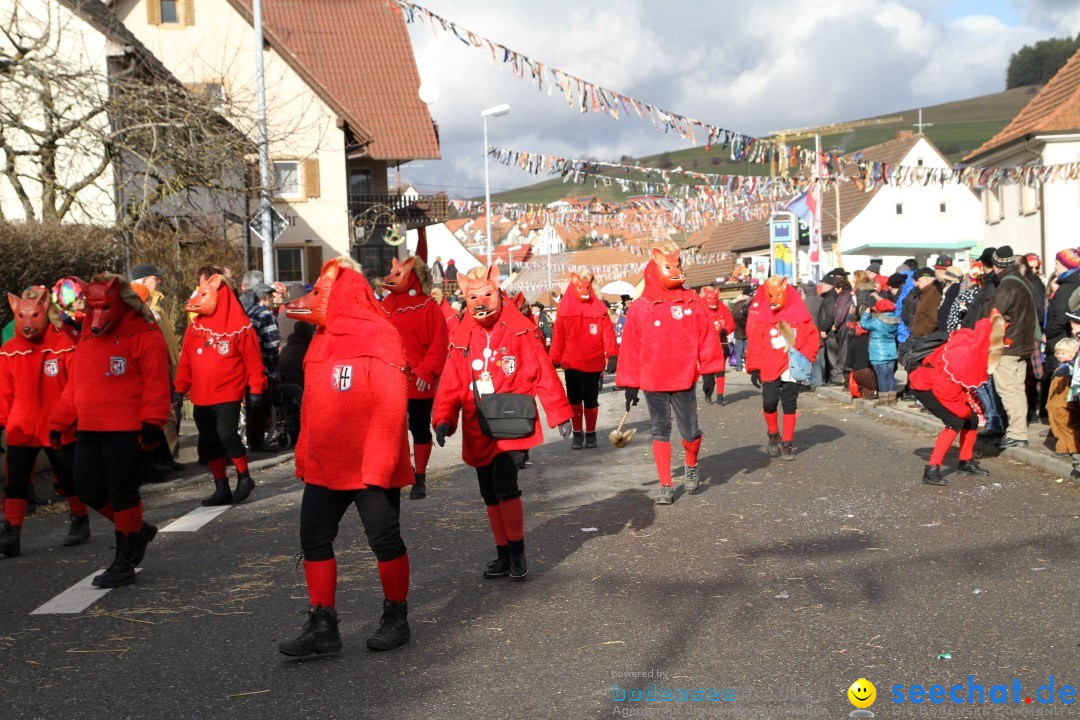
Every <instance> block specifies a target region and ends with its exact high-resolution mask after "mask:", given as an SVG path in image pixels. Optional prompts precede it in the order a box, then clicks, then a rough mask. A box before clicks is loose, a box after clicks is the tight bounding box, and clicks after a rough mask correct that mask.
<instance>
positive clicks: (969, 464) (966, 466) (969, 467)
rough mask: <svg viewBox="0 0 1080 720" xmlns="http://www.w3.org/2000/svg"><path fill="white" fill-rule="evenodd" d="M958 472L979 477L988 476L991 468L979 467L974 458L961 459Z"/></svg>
mask: <svg viewBox="0 0 1080 720" xmlns="http://www.w3.org/2000/svg"><path fill="white" fill-rule="evenodd" d="M956 472H958V473H963V474H964V475H978V476H979V477H986V476H987V475H989V474H990V471H989V470H985V469H983V468H981V467H979V465H978V463H976V462H975V461H974V460H961V461H960V465H958V466H957V468H956Z"/></svg>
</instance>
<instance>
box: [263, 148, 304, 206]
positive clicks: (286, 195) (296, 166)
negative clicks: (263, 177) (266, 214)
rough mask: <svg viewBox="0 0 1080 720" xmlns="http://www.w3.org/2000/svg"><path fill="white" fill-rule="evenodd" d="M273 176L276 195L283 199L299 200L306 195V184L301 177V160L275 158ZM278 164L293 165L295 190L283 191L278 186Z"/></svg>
mask: <svg viewBox="0 0 1080 720" xmlns="http://www.w3.org/2000/svg"><path fill="white" fill-rule="evenodd" d="M271 165H272V176H271V180H272V181H273V184H274V193H273V194H274V197H275V198H280V199H281V200H299V199H301V198H303V197H304V185H303V182H302V181H301V180H302V179H301V177H300V172H301V169H300V161H299V160H293V159H286V158H282V159H280V160H274V161H273V162H272V163H271ZM278 165H292V166H293V179H294V183H295V190H294V191H292V192H282V190H281V189H280V188H279V187H278V180H277V178H278Z"/></svg>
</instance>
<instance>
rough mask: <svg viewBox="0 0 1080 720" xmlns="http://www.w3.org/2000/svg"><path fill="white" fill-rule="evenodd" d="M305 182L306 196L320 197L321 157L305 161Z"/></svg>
mask: <svg viewBox="0 0 1080 720" xmlns="http://www.w3.org/2000/svg"><path fill="white" fill-rule="evenodd" d="M303 165H304V170H303V176H304V177H303V182H304V197H307V198H317V197H319V159H318V158H308V159H307V160H305V161H304V163H303Z"/></svg>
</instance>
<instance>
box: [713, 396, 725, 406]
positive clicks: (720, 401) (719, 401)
mask: <svg viewBox="0 0 1080 720" xmlns="http://www.w3.org/2000/svg"><path fill="white" fill-rule="evenodd" d="M715 403H716V404H717V405H721V406H723V404H724V393H720V394H719V395H717V396H716V400H715Z"/></svg>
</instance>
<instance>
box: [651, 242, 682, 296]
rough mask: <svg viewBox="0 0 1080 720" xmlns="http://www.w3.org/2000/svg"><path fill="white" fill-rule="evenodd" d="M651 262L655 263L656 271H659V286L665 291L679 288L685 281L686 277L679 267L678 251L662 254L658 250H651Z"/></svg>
mask: <svg viewBox="0 0 1080 720" xmlns="http://www.w3.org/2000/svg"><path fill="white" fill-rule="evenodd" d="M652 261H653V262H654V263H656V269H657V270H659V271H660V284H661V285H662V286H663V287H664V289H665V290H676V289H678V288H681V287H682V285H683V283H684V282H685V281H686V275H684V274H683V271H682V268H680V267H679V251H678V250H676V251H675V252H673V253H668V254H664V253H663V252H661V251H660V249H659V248H653V249H652Z"/></svg>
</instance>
